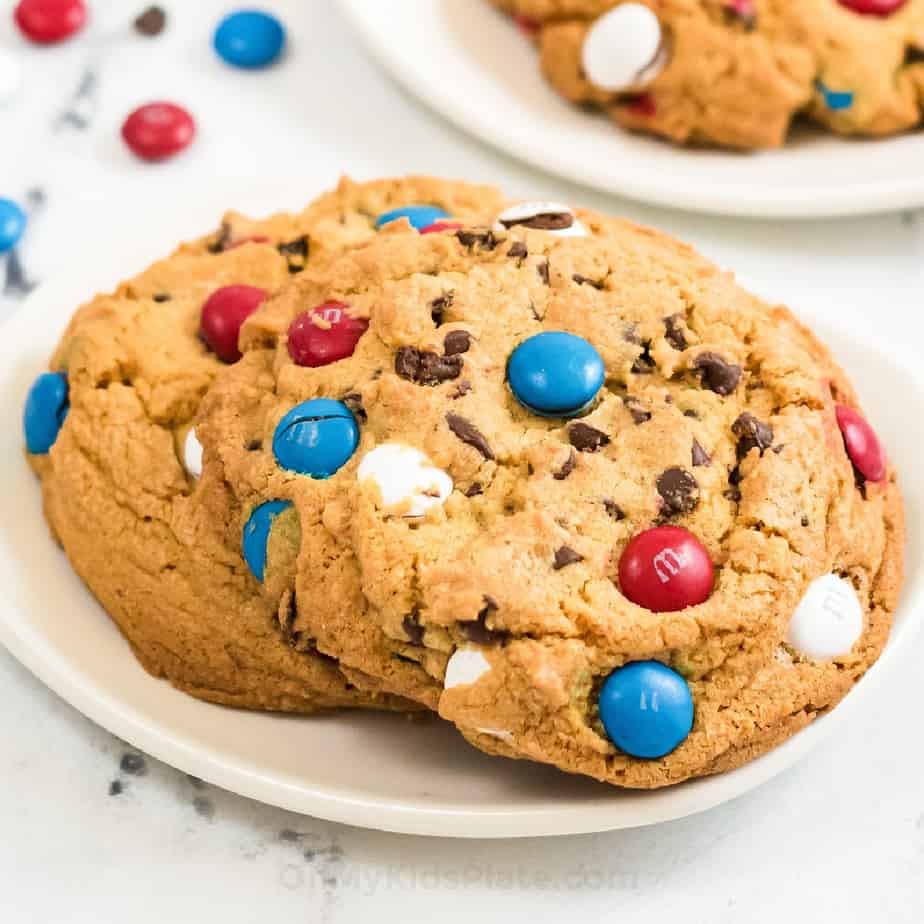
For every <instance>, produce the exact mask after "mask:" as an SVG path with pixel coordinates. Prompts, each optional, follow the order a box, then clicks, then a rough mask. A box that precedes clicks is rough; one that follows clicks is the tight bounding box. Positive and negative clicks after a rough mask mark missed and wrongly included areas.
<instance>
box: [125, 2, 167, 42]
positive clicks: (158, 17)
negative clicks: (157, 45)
mask: <svg viewBox="0 0 924 924" xmlns="http://www.w3.org/2000/svg"><path fill="white" fill-rule="evenodd" d="M166 24H167V14H166V13H165V12H164V11H163V10H162V9H161V8H160V7H159V6H149V7H148V8H147V9H146V10H145V11H144V12H143V13H141V14H140V15H139V16H138V17H137V19H135V22H134V23H133V25H134V27H135V31H136V32H137V33H138V34H139V35H144V36H146V37H147V38H153V37H154V36H155V35H160V34H161V32H163V31H164V26H165V25H166Z"/></svg>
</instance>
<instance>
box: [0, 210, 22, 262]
mask: <svg viewBox="0 0 924 924" xmlns="http://www.w3.org/2000/svg"><path fill="white" fill-rule="evenodd" d="M26 221H27V219H26V213H25V212H24V211H23V210H22V209H21V208H20V207H19V206H18V205H17V204H16V203H15V202H13V201H12V199H0V253H6V252H7V251H8V250H12V249H13V248H14V247H15V246H16V245H17V244H18V243H19V239H20V238H21V237H22V234H23V231H25V230H26Z"/></svg>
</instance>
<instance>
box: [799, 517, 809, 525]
mask: <svg viewBox="0 0 924 924" xmlns="http://www.w3.org/2000/svg"><path fill="white" fill-rule="evenodd" d="M800 522H801V523H802V525H803V526H808V525H809V518H808V517H802V520H801V521H800Z"/></svg>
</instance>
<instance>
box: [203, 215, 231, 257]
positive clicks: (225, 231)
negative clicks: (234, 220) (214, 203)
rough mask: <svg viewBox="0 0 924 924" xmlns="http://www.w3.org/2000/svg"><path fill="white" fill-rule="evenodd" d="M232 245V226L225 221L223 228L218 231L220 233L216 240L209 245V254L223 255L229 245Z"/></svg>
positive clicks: (222, 224)
mask: <svg viewBox="0 0 924 924" xmlns="http://www.w3.org/2000/svg"><path fill="white" fill-rule="evenodd" d="M230 243H231V225H229V224H228V222H226V221H223V222H222V223H221V227H220V228H219V229H218V232H217V233H216V235H215V239H214V240H213V241H212V242H211V243H210V244H209V246H208V251H209V253H223V252H224V251H225V250H226V249H227V247H228V244H230Z"/></svg>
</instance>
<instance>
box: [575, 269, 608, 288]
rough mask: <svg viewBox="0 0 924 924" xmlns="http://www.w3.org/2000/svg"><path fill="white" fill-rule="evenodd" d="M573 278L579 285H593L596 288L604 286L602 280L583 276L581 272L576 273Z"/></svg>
mask: <svg viewBox="0 0 924 924" xmlns="http://www.w3.org/2000/svg"><path fill="white" fill-rule="evenodd" d="M571 278H572V279H573V280H574V281H575V282H576V283H577V284H578V285H579V286H593V288H595V289H602V288H603V283H602V282H598V281H597V280H596V279H591V278H590V277H589V276H582V275H581V274H580V273H575V274H574V275H573V276H572V277H571Z"/></svg>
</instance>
